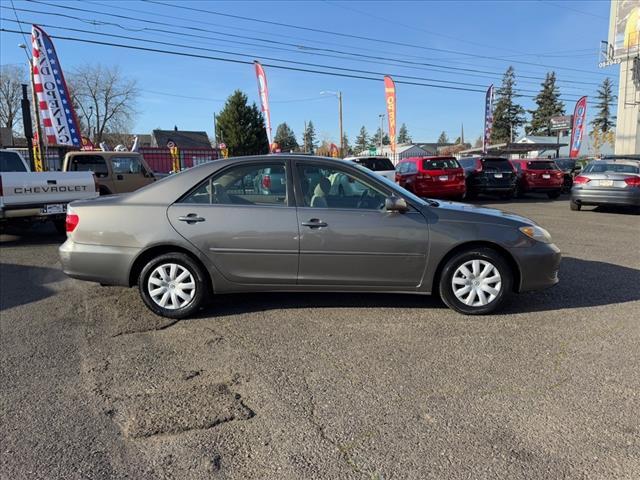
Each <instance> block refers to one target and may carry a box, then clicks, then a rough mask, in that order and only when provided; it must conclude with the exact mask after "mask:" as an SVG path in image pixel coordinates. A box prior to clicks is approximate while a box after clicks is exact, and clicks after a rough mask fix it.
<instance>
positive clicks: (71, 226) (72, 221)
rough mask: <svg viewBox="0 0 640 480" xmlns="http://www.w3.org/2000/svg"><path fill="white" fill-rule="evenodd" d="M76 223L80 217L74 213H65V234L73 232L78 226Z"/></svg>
mask: <svg viewBox="0 0 640 480" xmlns="http://www.w3.org/2000/svg"><path fill="white" fill-rule="evenodd" d="M78 223H80V217H79V216H78V215H76V214H75V213H67V219H66V221H65V226H66V230H67V233H71V232H73V231H74V230H75V229H76V227H77V226H78Z"/></svg>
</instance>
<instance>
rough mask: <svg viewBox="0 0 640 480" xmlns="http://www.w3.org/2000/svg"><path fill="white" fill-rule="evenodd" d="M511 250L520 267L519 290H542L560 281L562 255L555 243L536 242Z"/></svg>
mask: <svg viewBox="0 0 640 480" xmlns="http://www.w3.org/2000/svg"><path fill="white" fill-rule="evenodd" d="M511 251H512V252H513V254H514V256H515V257H516V261H517V263H518V265H519V267H520V286H519V288H518V292H528V291H532V290H542V289H544V288H549V287H552V286H554V285H555V284H557V283H558V281H559V277H558V271H559V269H560V260H561V259H562V255H561V253H560V249H559V248H558V247H557V246H556V245H555V244H553V243H550V244H549V243H542V242H536V243H535V244H534V245H532V246H529V247H526V248H514V249H513V250H511Z"/></svg>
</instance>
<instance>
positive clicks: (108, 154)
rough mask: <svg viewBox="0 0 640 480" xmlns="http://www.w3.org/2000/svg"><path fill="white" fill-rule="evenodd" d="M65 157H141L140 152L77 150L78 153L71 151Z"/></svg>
mask: <svg viewBox="0 0 640 480" xmlns="http://www.w3.org/2000/svg"><path fill="white" fill-rule="evenodd" d="M67 155H69V157H77V156H78V155H88V156H93V155H95V156H98V155H99V156H101V157H115V156H118V157H121V156H123V155H141V153H140V152H129V151H124V152H116V151H115V150H107V151H104V150H78V151H73V152H67Z"/></svg>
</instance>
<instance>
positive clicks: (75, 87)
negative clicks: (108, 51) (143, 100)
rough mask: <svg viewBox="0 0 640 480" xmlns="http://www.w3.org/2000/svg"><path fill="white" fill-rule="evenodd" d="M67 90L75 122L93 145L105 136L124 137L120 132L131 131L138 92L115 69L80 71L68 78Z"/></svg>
mask: <svg viewBox="0 0 640 480" xmlns="http://www.w3.org/2000/svg"><path fill="white" fill-rule="evenodd" d="M69 87H70V90H71V97H72V100H73V103H74V106H75V108H76V113H77V114H78V116H79V117H80V118H79V119H78V121H79V122H80V123H81V124H82V126H83V128H84V129H85V131H88V135H87V136H89V137H90V138H91V139H92V140H93V142H94V143H95V144H96V145H97V144H98V143H100V142H101V141H103V137H104V135H105V134H106V133H127V132H126V131H123V130H128V129H130V127H131V123H132V121H133V117H134V115H135V113H136V111H135V102H136V99H137V98H138V88H137V84H136V81H135V80H133V79H130V78H126V77H124V76H123V75H122V74H121V73H120V69H119V68H118V67H104V66H102V65H84V66H82V67H79V68H77V69H76V70H75V71H74V73H73V74H72V75H71V77H70V79H69Z"/></svg>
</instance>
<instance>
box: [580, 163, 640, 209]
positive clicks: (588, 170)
mask: <svg viewBox="0 0 640 480" xmlns="http://www.w3.org/2000/svg"><path fill="white" fill-rule="evenodd" d="M583 205H595V206H598V205H619V206H630V207H635V208H640V160H633V159H629V160H627V159H624V158H616V159H608V160H596V161H594V162H591V163H589V164H588V165H587V166H586V167H585V168H584V170H582V172H581V173H580V175H578V176H577V177H576V178H574V180H573V187H572V188H571V200H570V202H569V206H570V207H571V210H580V209H581V208H582V206H583Z"/></svg>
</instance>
